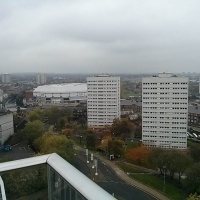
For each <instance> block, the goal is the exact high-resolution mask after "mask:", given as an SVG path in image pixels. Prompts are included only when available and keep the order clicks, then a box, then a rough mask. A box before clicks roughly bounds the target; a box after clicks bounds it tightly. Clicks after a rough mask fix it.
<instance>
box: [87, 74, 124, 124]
mask: <svg viewBox="0 0 200 200" xmlns="http://www.w3.org/2000/svg"><path fill="white" fill-rule="evenodd" d="M87 113H88V126H105V125H112V123H113V120H114V119H115V118H120V77H114V76H110V75H98V76H94V77H88V78H87Z"/></svg>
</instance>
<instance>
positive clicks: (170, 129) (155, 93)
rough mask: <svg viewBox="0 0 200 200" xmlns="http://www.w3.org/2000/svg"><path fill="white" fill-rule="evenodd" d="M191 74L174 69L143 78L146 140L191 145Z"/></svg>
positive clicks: (181, 146) (159, 144)
mask: <svg viewBox="0 0 200 200" xmlns="http://www.w3.org/2000/svg"><path fill="white" fill-rule="evenodd" d="M187 115H188V78H186V77H177V76H174V75H172V74H171V73H160V74H158V76H153V77H149V78H143V79H142V142H143V144H145V145H147V146H151V147H161V148H175V149H185V148H187V134H186V133H187Z"/></svg>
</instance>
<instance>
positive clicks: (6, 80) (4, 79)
mask: <svg viewBox="0 0 200 200" xmlns="http://www.w3.org/2000/svg"><path fill="white" fill-rule="evenodd" d="M1 78H2V79H1V80H2V83H11V76H10V74H2V75H1Z"/></svg>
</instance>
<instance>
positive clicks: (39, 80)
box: [36, 73, 46, 85]
mask: <svg viewBox="0 0 200 200" xmlns="http://www.w3.org/2000/svg"><path fill="white" fill-rule="evenodd" d="M36 83H37V84H38V85H44V84H46V74H41V73H39V74H36Z"/></svg>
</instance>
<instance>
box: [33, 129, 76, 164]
mask: <svg viewBox="0 0 200 200" xmlns="http://www.w3.org/2000/svg"><path fill="white" fill-rule="evenodd" d="M34 147H35V148H36V149H37V150H38V151H40V152H41V153H42V154H48V153H54V152H55V153H57V154H58V155H60V156H61V157H63V158H64V159H65V160H67V161H68V162H70V163H72V161H73V158H74V153H75V150H74V142H73V141H72V140H71V139H67V138H66V137H65V136H64V135H55V134H53V133H51V132H46V133H45V134H43V135H42V136H41V137H39V138H37V139H36V140H35V141H34Z"/></svg>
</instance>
